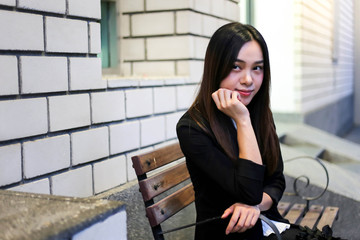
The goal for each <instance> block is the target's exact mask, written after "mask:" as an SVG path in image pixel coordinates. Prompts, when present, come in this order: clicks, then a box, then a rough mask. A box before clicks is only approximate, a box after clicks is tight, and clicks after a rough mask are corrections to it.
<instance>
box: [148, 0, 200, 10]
mask: <svg viewBox="0 0 360 240" xmlns="http://www.w3.org/2000/svg"><path fill="white" fill-rule="evenodd" d="M192 2H193V1H189V0H177V1H168V0H146V2H145V4H146V10H148V11H153V10H172V9H184V8H191V7H193V6H192V5H193V4H192Z"/></svg>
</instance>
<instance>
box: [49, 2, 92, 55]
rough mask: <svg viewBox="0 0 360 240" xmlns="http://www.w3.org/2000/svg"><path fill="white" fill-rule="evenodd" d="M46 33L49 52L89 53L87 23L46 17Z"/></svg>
mask: <svg viewBox="0 0 360 240" xmlns="http://www.w3.org/2000/svg"><path fill="white" fill-rule="evenodd" d="M84 5H87V4H84ZM45 31H46V35H45V36H46V39H45V41H46V51H48V52H63V53H64V52H65V53H87V52H88V25H87V22H85V21H81V20H73V19H65V18H58V17H45Z"/></svg>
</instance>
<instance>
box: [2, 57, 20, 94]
mask: <svg viewBox="0 0 360 240" xmlns="http://www.w3.org/2000/svg"><path fill="white" fill-rule="evenodd" d="M0 86H1V88H0V96H1V95H13V94H18V93H19V79H18V61H17V58H16V56H0Z"/></svg>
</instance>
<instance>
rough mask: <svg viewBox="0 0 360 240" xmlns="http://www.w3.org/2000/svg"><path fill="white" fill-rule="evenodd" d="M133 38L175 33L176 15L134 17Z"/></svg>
mask: <svg viewBox="0 0 360 240" xmlns="http://www.w3.org/2000/svg"><path fill="white" fill-rule="evenodd" d="M131 29H132V35H133V36H148V35H159V34H172V33H174V31H175V29H174V13H172V12H161V13H145V14H135V15H133V16H132V21H131Z"/></svg>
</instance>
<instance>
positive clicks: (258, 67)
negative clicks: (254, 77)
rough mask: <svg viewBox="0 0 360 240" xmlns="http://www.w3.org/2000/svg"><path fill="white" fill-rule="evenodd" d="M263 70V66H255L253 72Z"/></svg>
mask: <svg viewBox="0 0 360 240" xmlns="http://www.w3.org/2000/svg"><path fill="white" fill-rule="evenodd" d="M263 68H264V67H263V66H255V67H254V70H255V71H261V70H263Z"/></svg>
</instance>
